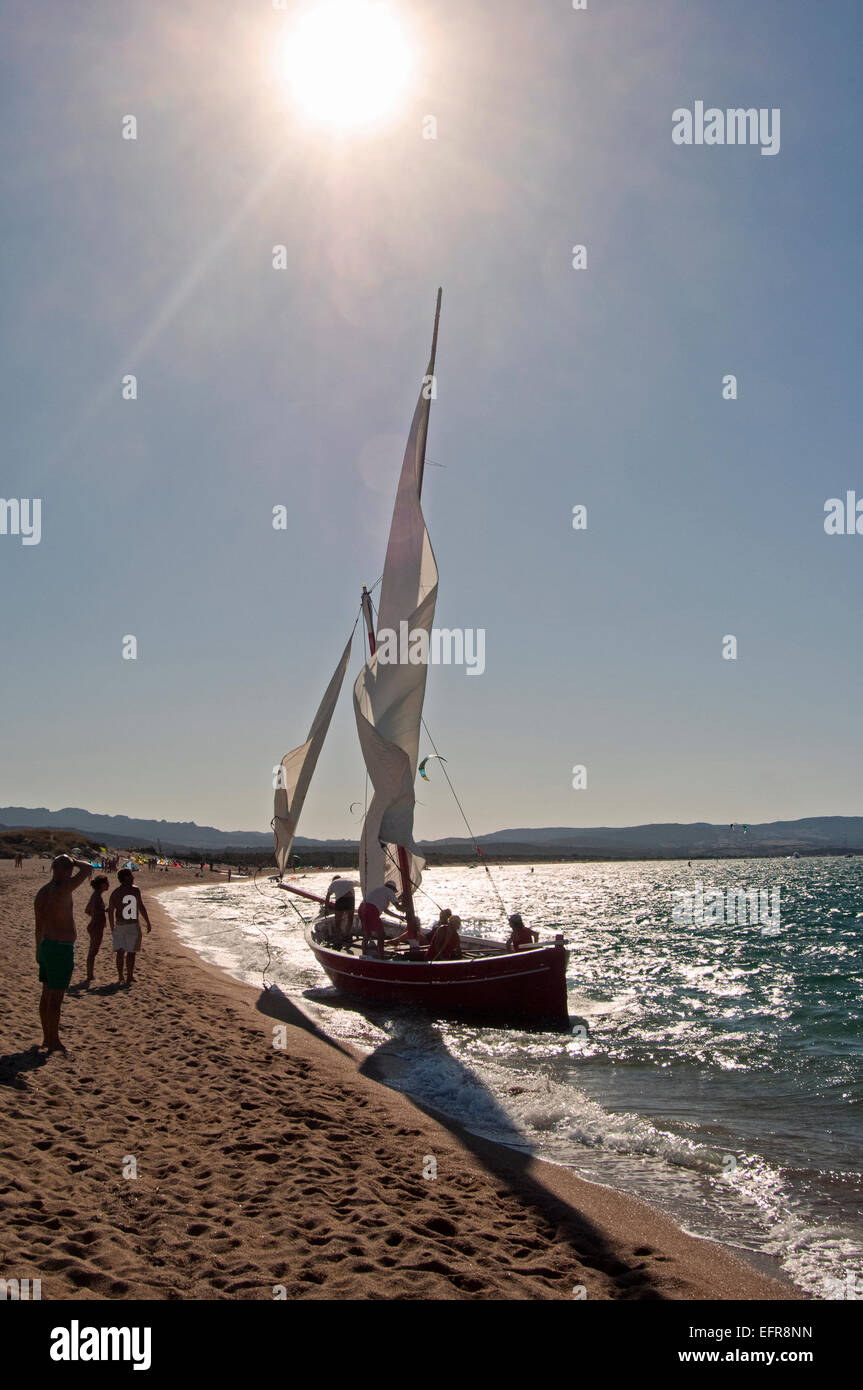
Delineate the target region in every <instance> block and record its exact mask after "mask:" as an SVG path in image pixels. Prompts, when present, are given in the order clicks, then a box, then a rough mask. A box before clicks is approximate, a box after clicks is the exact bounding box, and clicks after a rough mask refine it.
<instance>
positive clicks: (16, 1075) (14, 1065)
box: [0, 1045, 50, 1091]
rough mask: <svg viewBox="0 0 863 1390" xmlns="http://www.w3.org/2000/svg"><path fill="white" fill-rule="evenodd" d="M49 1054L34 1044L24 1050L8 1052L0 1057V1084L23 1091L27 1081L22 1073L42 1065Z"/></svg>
mask: <svg viewBox="0 0 863 1390" xmlns="http://www.w3.org/2000/svg"><path fill="white" fill-rule="evenodd" d="M49 1055H50V1054H49V1053H47V1052H40V1051H39V1048H38V1047H36V1046H35V1045H34V1046H33V1047H28V1049H27V1051H26V1052H10V1053H9V1054H8V1055H7V1056H6V1057H0V1086H11V1087H13V1089H14V1090H16V1091H25V1090H26V1089H27V1083H26V1081H25V1080H24V1078H23V1073H24V1072H25V1071H35V1070H36V1068H37V1067H44V1065H45V1063H46V1062H47V1060H48V1057H49Z"/></svg>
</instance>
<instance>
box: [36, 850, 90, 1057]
mask: <svg viewBox="0 0 863 1390" xmlns="http://www.w3.org/2000/svg"><path fill="white" fill-rule="evenodd" d="M92 872H93V869H92V867H91V866H90V865H89V864H88V863H86V861H85V860H83V859H70V857H69V855H68V854H59V855H58V856H57V858H56V859H55V860H54V862H53V864H52V865H51V882H50V883H46V884H45V886H44V888H40V889H39V892H38V893H37V894H36V898H35V901H34V903H33V907H34V909H35V912H36V960H37V961H38V963H39V979H40V980H41V982H42V998H41V999H40V1001H39V1017H40V1018H41V1020H42V1043H41V1046H42V1047H47V1049H48V1051H49V1052H65V1051H66V1049H65V1047H64V1046H63V1044H62V1043H61V1041H60V1010H61V1008H62V1007H63V995H64V994H65V993H66V990H67V989H68V988H69V981H70V980H71V978H72V968H73V966H74V963H75V915H74V913H73V911H72V894H73V893H74V891H75V889H76V888H77V887H78V886H79V885H80V884H82V883H84V882H85V880H86V879H88V878H89V877H90V875H91V873H92Z"/></svg>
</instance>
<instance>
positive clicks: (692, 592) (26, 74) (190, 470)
mask: <svg viewBox="0 0 863 1390" xmlns="http://www.w3.org/2000/svg"><path fill="white" fill-rule="evenodd" d="M293 8H295V9H301V8H305V6H300V5H297V6H296V7H292V9H293ZM392 8H393V9H394V10H395V11H396V12H397V14H398V15H399V16H400V17H401V19H402V22H403V24H404V25H405V27H406V30H407V33H408V35H409V39H410V42H411V44H412V46H413V49H414V51H415V54H416V64H417V66H416V72H415V76H414V79H413V80H412V83H411V85H410V88H409V90H408V92H407V94H406V96H405V98H404V100H403V101H402V103H401V105H400V106H399V108H398V109H397V110H396V111H395V113H394V115H393V116H392V118H391V119H390V121H389V122H388V123H384V124H383V125H380V126H378V127H376V128H373V129H364V130H361V131H347V132H341V133H338V134H337V133H334V132H333V131H332V130H331V129H330V128H328V127H326V126H321V125H316V124H314V123H313V122H312V121H311V120H310V119H309V118H307V117H306V116H304V115H302V114H301V113H299V112H298V111H297V109H296V108H295V107H293V106H292V104H291V101H290V100H289V98H288V95H287V92H286V89H285V84H284V83H283V82H282V81H281V80H279V78H278V76H277V75H276V74H277V66H276V64H275V62H274V56H273V55H274V53H275V52H276V49H277V44H278V41H279V35H280V33H281V31H283V29H284V26H285V25H286V23H290V22H291V20H292V17H293V16H292V14H291V11H290V10H289V11H288V12H287V13H286V12H282V11H279V10H277V9H274V8H272V7H271V6H270V5H269V4H268V3H266V2H265V0H257V2H256V3H247V4H242V5H238V4H236V3H233V2H232V3H230V4H228V3H225V2H224V0H206V3H205V0H188V3H184V4H183V5H182V6H178V5H176V4H174V3H165V0H162V2H161V3H148V4H146V5H145V4H127V5H116V4H108V3H106V2H105V0H64V4H63V5H62V6H59V5H49V6H43V5H35V6H34V5H33V4H32V3H25V0H9V3H8V4H7V5H6V7H5V19H4V21H3V24H4V31H5V32H4V42H3V45H2V49H3V57H2V60H0V64H2V89H3V92H4V97H3V108H2V124H0V133H2V146H3V154H2V189H0V193H2V208H3V211H2V218H3V237H2V255H3V264H4V281H5V283H4V293H3V298H4V309H5V313H4V315H3V319H4V326H3V336H2V362H0V392H2V398H3V419H4V421H5V435H6V437H5V447H4V450H3V464H2V470H0V495H2V496H4V497H6V498H40V499H41V500H42V538H41V541H40V543H39V544H38V545H32V546H24V545H22V543H21V539H20V537H16V536H11V535H0V593H2V618H0V622H2V659H0V666H2V669H0V694H2V713H3V718H2V729H0V804H3V805H6V804H19V805H28V806H38V805H44V806H47V807H49V808H59V807H60V806H64V805H70V804H71V805H78V806H83V807H86V808H87V809H89V810H92V811H96V812H103V813H111V814H118V813H122V814H127V815H132V816H145V817H163V818H166V819H170V820H174V819H176V820H196V821H198V822H200V823H207V824H213V825H216V826H219V827H222V828H225V829H235V828H240V829H265V828H266V826H267V825H268V823H269V819H270V816H271V814H272V785H271V779H272V767H273V765H274V764H275V763H277V762H278V761H279V759H280V758H281V756H282V754H283V753H284V752H285V751H286V750H287V749H288V748H290V747H292V746H294V745H295V744H297V743H300V742H302V740H303V739H304V738H305V734H306V731H307V727H308V724H309V722H310V720H311V718H312V715H313V713H314V710H315V708H316V705H317V702H318V700H319V698H320V696H321V694H322V692H323V689H324V686H325V684H326V682H327V681H328V680H329V677H330V675H331V673H332V670H333V668H334V666H335V663H336V660H337V658H338V656H339V654H340V652H341V650H342V646H343V644H344V641H345V639H346V637H347V634H348V633H349V631H350V628H351V626H352V624H353V622H354V618H355V615H356V611H357V607H358V602H359V594H360V586H361V584H362V583H363V582H366V583H369V584H371V583H373V582H374V581H375V580H376V579H377V578H378V576H379V574H380V571H381V568H382V563H383V553H384V548H385V544H386V535H387V530H388V526H389V520H390V513H391V508H392V500H393V496H394V488H395V482H396V478H397V476H398V470H399V467H400V463H401V453H402V450H403V447H404V441H405V438H406V434H407V430H408V426H409V423H410V418H411V414H412V411H413V406H414V402H415V398H416V393H417V388H418V385H419V382H420V379H421V376H422V373H423V371H424V369H425V363H426V360H427V355H428V347H429V340H430V334H431V326H432V314H433V307H434V296H435V291H436V288H437V286H438V285H439V284H440V285H442V286H443V289H444V299H443V315H442V321H441V329H440V342H439V354H438V398H437V400H436V401H435V402H434V405H433V407H432V422H431V432H430V438H429V451H428V452H429V457H430V459H431V460H433V461H434V462H435V463H436V464H439V465H441V466H439V467H429V468H428V469H427V473H426V483H425V491H424V502H425V510H426V517H427V521H428V526H429V531H430V534H431V537H432V542H433V544H434V547H435V552H436V556H437V560H438V564H439V567H440V597H439V601H438V609H437V623H438V625H440V626H447V627H466V628H469V627H473V628H484V629H485V632H486V671H485V673H484V674H483V675H482V676H477V677H469V676H467V675H466V674H465V672H464V670H463V669H456V668H432V670H431V671H430V674H429V682H428V698H427V701H426V717H427V720H428V724H429V728H430V730H431V733H432V735H433V737H434V739H435V742H436V744H437V747H438V749H439V750H440V752H441V753H443V754H444V756H445V757H446V758H447V759H448V764H447V766H448V770H449V772H450V774H451V775H452V777H453V780H454V783H455V785H456V788H457V790H458V791H459V793H460V795H461V797H462V799H463V801H464V803H465V806H466V809H467V810H468V813H469V815H470V817H471V820H472V823H473V825H474V827H475V829H476V830H477V831H483V832H484V831H490V830H494V829H497V828H501V827H506V826H525V825H626V824H633V823H639V822H645V821H670V820H674V821H691V820H712V821H719V822H721V821H749V822H756V821H759V820H769V819H774V818H786V817H796V816H803V815H821V814H846V815H851V814H860V813H861V809H863V808H861V797H860V791H859V787H860V768H861V764H863V721H861V717H860V709H861V698H860V697H861V681H863V639H861V624H860V608H861V597H863V584H861V572H863V535H859V536H858V535H855V536H828V535H826V534H825V531H824V504H825V502H826V500H827V499H828V498H831V497H844V494H845V492H846V490H847V489H856V490H857V492H858V493H859V495H860V496H861V497H863V467H861V463H860V448H861V446H860V440H861V435H863V431H861V391H860V381H859V370H860V322H861V305H860V288H861V274H860V235H861V221H863V218H861V177H860V136H861V130H860V126H861V97H860V80H859V54H860V51H861V47H863V33H861V30H863V20H861V11H860V6H859V4H855V3H852V2H851V0H848V2H847V3H845V2H844V0H833V3H830V4H827V5H813V4H811V3H803V2H802V0H724V3H722V4H715V3H714V4H708V3H706V0H700V3H696V4H693V3H692V0H656V3H650V4H646V3H643V0H639V2H638V3H636V2H635V0H632V2H631V3H620V2H619V0H589V5H588V9H587V11H586V12H576V11H574V10H573V9H572V7H571V4H570V3H568V0H533V2H532V3H530V4H526V3H524V0H495V2H494V3H490V0H434V3H431V0H393V5H392ZM699 100H703V101H704V102H705V105H706V106H717V107H721V108H725V107H729V106H745V107H749V106H754V107H757V108H774V107H778V108H779V109H780V111H781V148H780V151H779V153H778V154H776V155H774V156H765V155H762V154H761V153H760V150H759V148H758V147H742V148H741V147H729V146H718V147H717V146H713V147H707V146H702V147H696V146H690V147H684V146H677V145H675V144H673V142H672V138H671V132H672V112H673V111H674V110H675V108H679V107H684V106H688V107H692V106H693V104H694V103H695V102H696V101H699ZM128 114H133V115H135V117H136V118H137V122H138V138H137V140H136V141H130V140H124V139H122V138H121V126H122V120H123V117H124V116H126V115H128ZM428 115H434V116H435V118H436V120H437V138H436V139H434V140H431V139H423V120H424V117H426V116H428ZM577 243H578V244H584V245H586V246H587V256H588V263H587V268H586V269H585V270H574V269H573V268H572V264H571V262H572V247H573V246H574V245H575V244H577ZM279 244H281V245H284V246H285V247H286V248H287V268H286V269H283V270H276V269H274V268H273V265H272V249H273V247H274V246H275V245H279ZM129 372H134V373H135V374H136V375H137V377H138V393H139V394H138V399H137V400H135V401H124V400H123V399H122V397H121V379H122V377H123V376H124V374H126V373H129ZM726 373H735V374H736V375H737V378H738V393H739V396H738V399H737V400H736V401H726V400H723V399H722V378H723V376H724V375H725V374H726ZM280 503H283V504H285V505H286V506H287V507H288V511H289V522H288V527H287V530H284V531H277V530H274V529H273V527H272V509H273V507H274V506H276V505H277V504H280ZM576 504H584V505H586V506H587V508H588V526H587V529H586V530H585V531H574V530H573V528H572V524H571V517H572V508H573V506H575V505H576ZM127 634H133V635H135V636H136V638H137V642H138V657H137V660H135V661H127V660H124V659H123V656H122V642H123V638H124V636H126V635H127ZM727 634H733V635H734V636H736V638H737V641H738V644H739V646H738V659H737V660H736V661H728V660H724V659H723V656H722V640H723V637H724V636H725V635H727ZM361 660H362V656H361V649H360V645H359V634H358V639H357V646H356V651H355V659H354V661H353V664H352V667H351V672H350V680H349V681H348V682H346V686H345V690H344V692H343V695H342V700H341V702H340V705H339V708H338V710H337V712H336V717H335V720H334V725H333V729H332V731H331V738H330V742H329V744H328V746H327V748H326V750H325V752H324V755H323V757H322V760H321V763H320V765H319V769H318V778H317V782H316V784H315V786H314V787H313V790H312V793H311V795H310V797H309V800H308V802H307V807H306V814H305V817H304V820H303V823H302V824H301V827H300V833H304V834H306V835H312V836H343V835H356V834H357V831H358V826H357V823H356V821H355V820H353V819H352V817H351V814H350V811H349V807H350V805H351V803H352V802H355V801H357V800H361V799H362V797H363V789H364V777H363V771H362V766H361V760H360V755H359V750H358V745H357V741H356V734H355V730H354V726H353V713H352V709H351V703H350V686H351V684H352V681H353V677H354V675H355V674H356V671H357V669H358V667H359V664H360V662H361ZM430 751H431V748H430V745H429V746H425V745H423V747H422V748H421V756H422V754H423V752H430ZM575 764H583V765H585V766H586V767H587V780H588V785H587V788H586V789H584V790H577V791H576V790H574V789H573V788H572V768H573V766H574V765H575ZM430 771H431V777H432V780H431V783H430V784H428V785H426V784H424V783H420V784H419V785H420V788H421V790H420V791H419V793H418V795H419V799H420V802H421V803H422V804H421V806H420V808H419V812H418V817H417V825H416V829H417V833H418V834H419V835H420V836H428V837H436V836H441V835H445V834H447V833H460V829H461V822H460V820H459V818H458V816H457V813H456V811H455V808H454V806H453V804H452V801H451V798H450V796H449V793H448V791H447V788H446V786H445V784H444V783H443V780H442V778H441V777H440V776H439V775H438V774H437V773H435V771H434V764H433V765H432V767H431V769H430ZM355 809H356V808H355Z"/></svg>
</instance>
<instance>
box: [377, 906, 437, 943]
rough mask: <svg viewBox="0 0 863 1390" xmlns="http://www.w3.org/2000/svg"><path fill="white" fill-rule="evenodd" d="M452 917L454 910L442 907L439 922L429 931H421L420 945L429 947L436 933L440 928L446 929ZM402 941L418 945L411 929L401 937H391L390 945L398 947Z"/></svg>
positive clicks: (405, 931) (407, 929) (406, 930)
mask: <svg viewBox="0 0 863 1390" xmlns="http://www.w3.org/2000/svg"><path fill="white" fill-rule="evenodd" d="M450 917H452V909H451V908H448V907H442V908H441V910H440V916H439V917H438V919H437V921H436V922H435V924H434V926H433V927H431V928H430V929H429V930H428V931H421V932H420V934H419V942H420V945H422V946H428V944H429V942H430V941H431V939H432V937H433V936H434V934H435V932H436V931H437V929H438V927H444V926H446V924H447V922H448V921H449V919H450ZM402 941H410V942H412V943H413V944H414V945H416V942H417V938H416V937H415V936H412V935H411V932H410V929H409V928H406V929H405V930H404V931H403V932H402V934H401V936H393V937H390V945H391V946H397V945H398V944H399V943H400V942H402Z"/></svg>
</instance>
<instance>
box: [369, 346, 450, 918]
mask: <svg viewBox="0 0 863 1390" xmlns="http://www.w3.org/2000/svg"><path fill="white" fill-rule="evenodd" d="M434 355H435V354H434V344H433V345H432V356H431V360H430V362H429V366H428V371H427V373H426V379H425V382H424V384H423V388H422V390H421V391H420V396H419V400H418V401H417V406H416V410H415V411H414V417H413V423H412V425H411V431H410V436H409V438H408V442H407V448H406V450H405V456H404V462H403V464H402V471H401V477H400V479H399V486H398V492H397V494H396V502H395V507H394V509H393V519H392V524H391V526H390V536H389V542H388V544H387V555H386V563H385V565H384V575H383V583H382V586H381V600H380V606H379V608H378V628H377V633H378V649H377V651H376V653H375V655H374V656H372V657H370V658H369V660H368V661H367V662H366V665H365V666H364V667H363V669H362V671H361V672H360V674H359V676H358V677H357V681H356V684H355V686H354V713H355V715H356V721H357V731H358V733H359V737H360V744H361V746H362V750H363V757H364V759H365V764H366V768H367V769H368V774H369V777H370V779H371V783H372V786H373V787H374V796H373V798H372V802H371V805H370V806H369V810H368V814H367V816H366V819H365V822H364V824H363V832H362V838H361V840H360V865H359V867H360V880H361V883H362V886H363V891H364V892H366V891H367V890H369V889H371V888H376V887H379V886H380V884H381V883H383V882H384V880H385V879H386V878H388V877H391V876H392V877H395V875H394V874H393V873H392V870H393V869H394V867H395V864H396V860H395V855H394V849H393V847H394V846H397V845H402V846H404V848H405V849H407V851H408V853H409V855H410V876H411V880H412V882H413V883H414V885H416V884H418V883H419V879H420V874H421V870H422V866H423V862H424V861H423V860H422V859H421V858H420V857H419V856H418V855H417V854H416V851H415V849H414V847H413V820H414V780H415V778H416V771H417V756H418V753H419V734H420V721H421V719H422V708H423V699H424V696H425V686H426V675H427V673H428V651H429V646H430V635H431V628H432V623H433V621H434V611H435V603H436V601H437V588H438V569H437V564H436V563H435V558H434V552H433V551H432V548H431V541H430V540H429V535H428V531H427V530H426V524H425V520H424V518H423V513H422V506H421V505H420V490H421V487H422V472H423V465H424V460H425V446H426V435H427V433H428V419H429V407H430V403H431V401H430V397H431V385H430V383H431V380H432V378H433V374H434ZM385 632H392V633H394V634H396V637H397V638H398V639H400V640H399V647H400V650H397V651H395V652H393V651H392V650H391V647H390V644H389V643H387V644H386V645H384V644H382V643H381V638H382V635H383V634H384V633H385ZM418 634H425V636H424V637H422V636H418ZM411 650H413V653H414V655H415V657H416V655H417V654H420V655H421V656H424V659H420V660H419V661H415V662H411V661H409V660H408V659H407V656H408V654H409V652H410V651H411ZM398 657H401V660H399V659H398ZM382 658H384V659H382ZM386 658H391V659H386Z"/></svg>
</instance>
